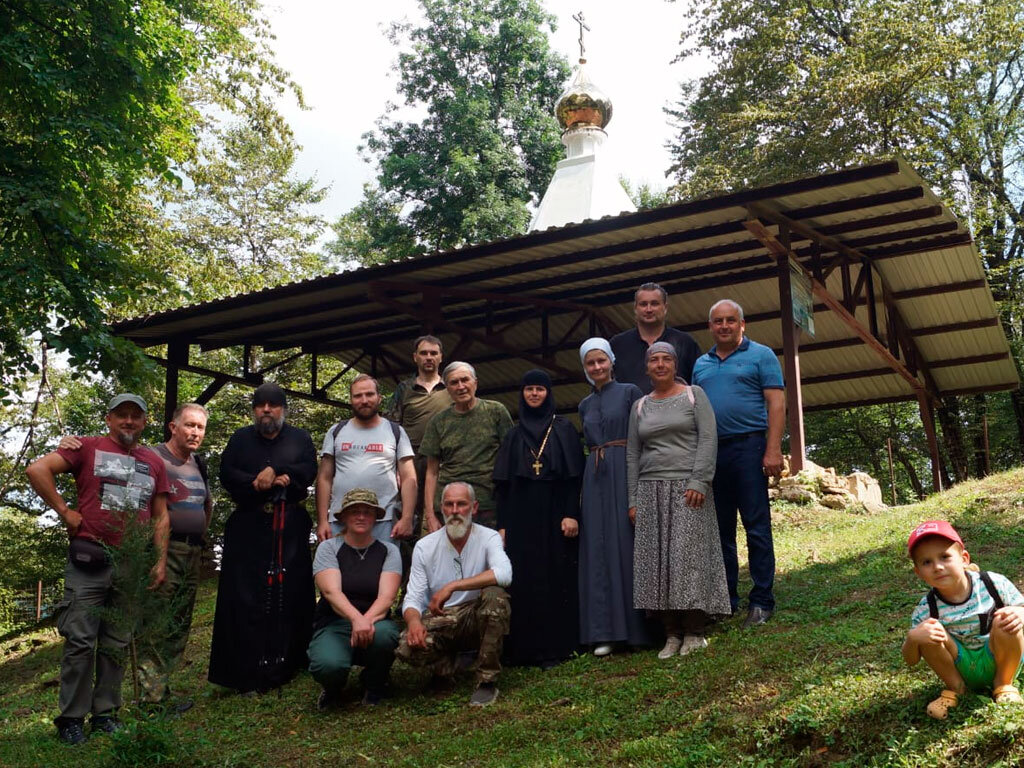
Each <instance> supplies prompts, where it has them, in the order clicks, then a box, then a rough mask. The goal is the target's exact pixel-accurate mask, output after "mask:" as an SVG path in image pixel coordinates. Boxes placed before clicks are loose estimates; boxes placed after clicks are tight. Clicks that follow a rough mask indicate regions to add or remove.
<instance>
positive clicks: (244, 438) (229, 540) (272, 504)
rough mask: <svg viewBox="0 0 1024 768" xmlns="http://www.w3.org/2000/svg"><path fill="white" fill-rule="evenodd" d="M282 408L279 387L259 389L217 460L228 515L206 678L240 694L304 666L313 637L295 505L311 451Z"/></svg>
mask: <svg viewBox="0 0 1024 768" xmlns="http://www.w3.org/2000/svg"><path fill="white" fill-rule="evenodd" d="M286 408H287V402H286V400H285V394H284V391H283V390H282V389H281V388H280V387H279V386H277V385H276V384H272V383H267V384H262V385H261V386H259V387H258V388H257V389H256V391H255V393H254V394H253V416H254V421H255V424H254V425H252V426H248V427H242V428H241V429H239V430H238V431H237V432H235V433H234V434H233V435H232V436H231V439H230V440H228V444H227V447H226V448H225V449H224V453H223V454H222V455H221V464H220V481H221V485H223V486H224V489H225V490H226V491H227V492H228V493H230V494H231V498H232V500H234V502H235V511H234V512H233V513H232V514H231V517H229V518H228V521H227V524H226V525H225V526H224V552H223V556H222V558H221V568H220V583H219V585H218V588H217V611H216V614H215V615H214V619H213V642H212V644H211V648H210V672H209V680H210V682H211V683H216V684H217V685H223V686H226V687H228V688H234V689H236V690H238V691H240V692H243V693H244V692H247V691H252V690H259V691H266V690H270V689H272V688H277V687H278V686H280V685H283V684H284V683H286V682H288V681H289V680H290V679H291V678H292V676H293V675H294V674H295V673H296V671H298V670H299V669H302V668H304V667H305V666H306V648H307V646H308V645H309V638H310V635H311V634H312V630H313V608H314V599H315V597H314V592H313V562H312V559H311V557H310V553H309V534H310V530H311V528H312V523H311V522H310V517H309V513H307V512H306V509H305V507H304V506H303V504H302V500H303V499H305V498H306V495H307V489H308V488H309V486H310V484H311V483H312V482H313V479H314V478H315V477H316V469H317V466H316V451H315V449H314V448H313V441H312V439H311V438H310V436H309V433H308V432H307V431H306V430H304V429H299V428H297V427H293V426H292V425H290V424H286V423H285V421H284V417H285V413H286Z"/></svg>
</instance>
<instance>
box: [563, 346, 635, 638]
mask: <svg viewBox="0 0 1024 768" xmlns="http://www.w3.org/2000/svg"><path fill="white" fill-rule="evenodd" d="M580 361H581V362H582V363H583V369H584V372H585V375H586V377H587V381H589V382H590V383H591V385H592V386H593V387H594V391H593V393H591V394H590V395H588V396H587V397H586V399H584V400H583V402H581V403H580V407H579V412H580V421H581V423H582V424H583V437H584V439H585V440H586V444H587V445H588V446H589V447H590V456H589V457H588V458H587V466H586V470H585V472H584V474H583V491H582V495H581V499H580V507H581V513H580V642H582V643H583V644H585V645H593V646H594V654H595V655H596V656H606V655H607V654H609V653H611V652H612V651H613V650H614V648H615V646H616V645H621V644H626V645H629V646H632V647H641V646H647V645H649V644H650V637H649V636H648V633H647V628H646V626H645V621H644V615H643V613H642V612H641V611H638V610H636V609H635V608H634V607H633V525H632V523H630V521H629V515H628V510H629V504H628V503H627V499H626V432H627V429H628V427H629V413H630V409H631V408H632V407H633V404H634V403H635V402H636V401H637V400H639V399H640V398H641V397H643V393H642V392H641V391H640V389H639V387H637V386H636V385H635V384H623V383H620V382H617V381H615V379H614V376H613V366H614V364H615V355H614V354H613V353H612V348H611V345H609V343H608V342H607V340H605V339H602V338H599V337H595V338H592V339H587V341H585V342H583V345H582V346H581V347H580Z"/></svg>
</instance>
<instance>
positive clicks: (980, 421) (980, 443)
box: [971, 394, 988, 477]
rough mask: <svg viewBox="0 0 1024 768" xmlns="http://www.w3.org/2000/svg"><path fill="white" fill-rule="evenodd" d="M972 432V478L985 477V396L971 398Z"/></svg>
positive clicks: (986, 404) (986, 408) (986, 472)
mask: <svg viewBox="0 0 1024 768" xmlns="http://www.w3.org/2000/svg"><path fill="white" fill-rule="evenodd" d="M971 412H972V420H973V421H974V429H973V430H972V435H971V443H972V444H973V446H974V476H975V477H985V475H987V474H988V470H987V469H986V465H987V464H988V462H987V461H986V460H985V458H986V457H985V448H986V446H985V428H984V424H985V416H986V415H987V414H988V401H987V400H986V399H985V395H982V394H979V395H975V396H974V397H972V398H971Z"/></svg>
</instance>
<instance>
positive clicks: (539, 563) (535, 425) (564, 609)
mask: <svg viewBox="0 0 1024 768" xmlns="http://www.w3.org/2000/svg"><path fill="white" fill-rule="evenodd" d="M583 469H584V459H583V447H582V444H581V442H580V436H579V433H578V432H577V431H576V429H575V427H573V426H572V424H570V423H569V422H568V421H566V420H565V419H564V418H562V417H561V416H556V415H555V398H554V395H553V394H552V392H551V377H550V376H548V374H546V373H545V372H544V371H540V370H532V371H529V372H527V373H526V375H525V376H523V380H522V386H521V388H520V392H519V423H518V424H517V425H516V426H515V427H514V428H513V429H512V430H511V431H510V432H509V433H508V434H507V435H505V439H504V440H503V441H502V443H501V448H500V449H499V450H498V456H497V459H496V460H495V466H494V485H495V498H496V500H497V513H498V529H499V532H500V533H502V535H503V536H504V539H505V551H506V552H507V553H508V556H509V559H510V560H511V561H512V573H513V574H514V578H513V582H512V585H511V587H510V588H509V593H510V595H511V597H512V621H511V628H510V630H509V635H508V638H507V639H506V640H505V655H506V658H507V660H508V662H509V663H510V664H513V665H524V666H525V665H532V666H540V667H545V668H547V667H551V666H554V665H555V664H557V663H559V662H561V661H564V660H565V659H567V658H569V656H571V655H572V653H573V652H574V651H575V650H576V649H577V647H578V645H579V608H578V602H577V601H578V591H577V572H578V562H579V557H578V541H577V536H578V534H579V517H580V483H581V481H582V477H583Z"/></svg>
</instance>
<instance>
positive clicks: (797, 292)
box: [789, 256, 814, 339]
mask: <svg viewBox="0 0 1024 768" xmlns="http://www.w3.org/2000/svg"><path fill="white" fill-rule="evenodd" d="M789 295H790V298H791V299H792V301H793V322H794V323H795V324H796V325H798V326H799V327H801V328H803V329H804V331H805V332H806V333H807V335H808V336H810V337H811V338H812V339H813V338H814V292H813V291H812V290H811V279H810V278H809V277H808V276H807V273H806V272H804V270H803V269H802V268H801V267H800V264H799V263H798V262H797V261H796V260H795V259H794V258H793V257H792V256H790V257H789Z"/></svg>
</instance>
